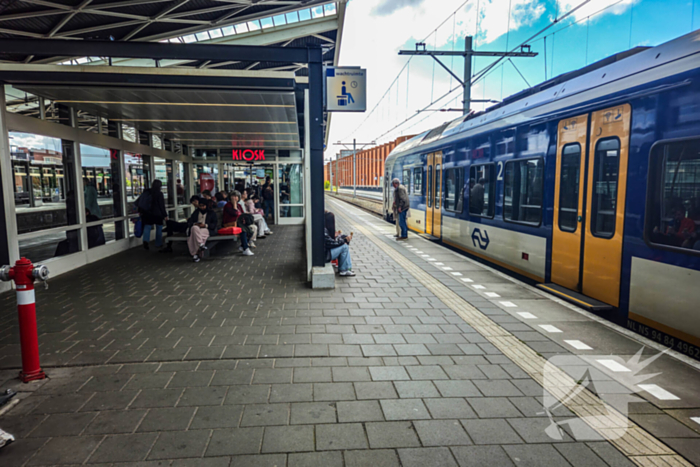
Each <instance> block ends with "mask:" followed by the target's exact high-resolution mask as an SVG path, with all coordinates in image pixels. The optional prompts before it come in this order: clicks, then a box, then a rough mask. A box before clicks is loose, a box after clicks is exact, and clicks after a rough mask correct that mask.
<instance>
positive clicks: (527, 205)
mask: <svg viewBox="0 0 700 467" xmlns="http://www.w3.org/2000/svg"><path fill="white" fill-rule="evenodd" d="M543 166H544V161H543V160H542V159H539V158H538V159H522V160H516V161H509V162H506V168H505V176H504V182H505V184H504V185H505V192H504V199H503V219H505V220H507V221H510V222H519V223H523V224H533V225H539V223H540V222H541V220H542V191H543V177H544V167H543Z"/></svg>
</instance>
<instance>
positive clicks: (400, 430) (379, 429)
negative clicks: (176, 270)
mask: <svg viewBox="0 0 700 467" xmlns="http://www.w3.org/2000/svg"><path fill="white" fill-rule="evenodd" d="M365 428H366V430H367V438H368V439H369V445H370V448H371V449H380V448H403V447H416V446H420V445H421V444H420V441H419V440H418V435H417V434H416V432H415V430H414V429H413V425H412V424H411V423H410V422H374V423H367V424H365Z"/></svg>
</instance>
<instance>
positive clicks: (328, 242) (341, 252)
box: [323, 229, 355, 277]
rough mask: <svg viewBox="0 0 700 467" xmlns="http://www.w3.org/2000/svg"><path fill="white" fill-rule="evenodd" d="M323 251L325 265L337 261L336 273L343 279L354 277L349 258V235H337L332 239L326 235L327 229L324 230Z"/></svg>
mask: <svg viewBox="0 0 700 467" xmlns="http://www.w3.org/2000/svg"><path fill="white" fill-rule="evenodd" d="M323 235H324V249H325V251H326V263H330V262H331V261H333V260H334V259H338V272H339V273H340V275H341V276H343V277H350V276H354V275H355V273H354V272H352V259H351V258H350V241H351V240H352V233H351V234H350V235H338V236H337V237H335V238H333V237H331V235H330V234H329V233H328V229H324V234H323Z"/></svg>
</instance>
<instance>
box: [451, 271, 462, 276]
mask: <svg viewBox="0 0 700 467" xmlns="http://www.w3.org/2000/svg"><path fill="white" fill-rule="evenodd" d="M452 275H453V276H461V275H462V273H461V272H453V273H452Z"/></svg>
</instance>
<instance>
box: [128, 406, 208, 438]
mask: <svg viewBox="0 0 700 467" xmlns="http://www.w3.org/2000/svg"><path fill="white" fill-rule="evenodd" d="M194 412H195V409H194V408H191V407H185V408H168V409H151V410H150V411H149V412H148V414H147V415H146V417H145V418H144V419H143V421H142V422H141V424H140V425H139V427H138V430H137V431H139V432H144V431H184V430H186V429H187V427H188V426H189V424H190V421H191V420H192V417H193V416H194Z"/></svg>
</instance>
